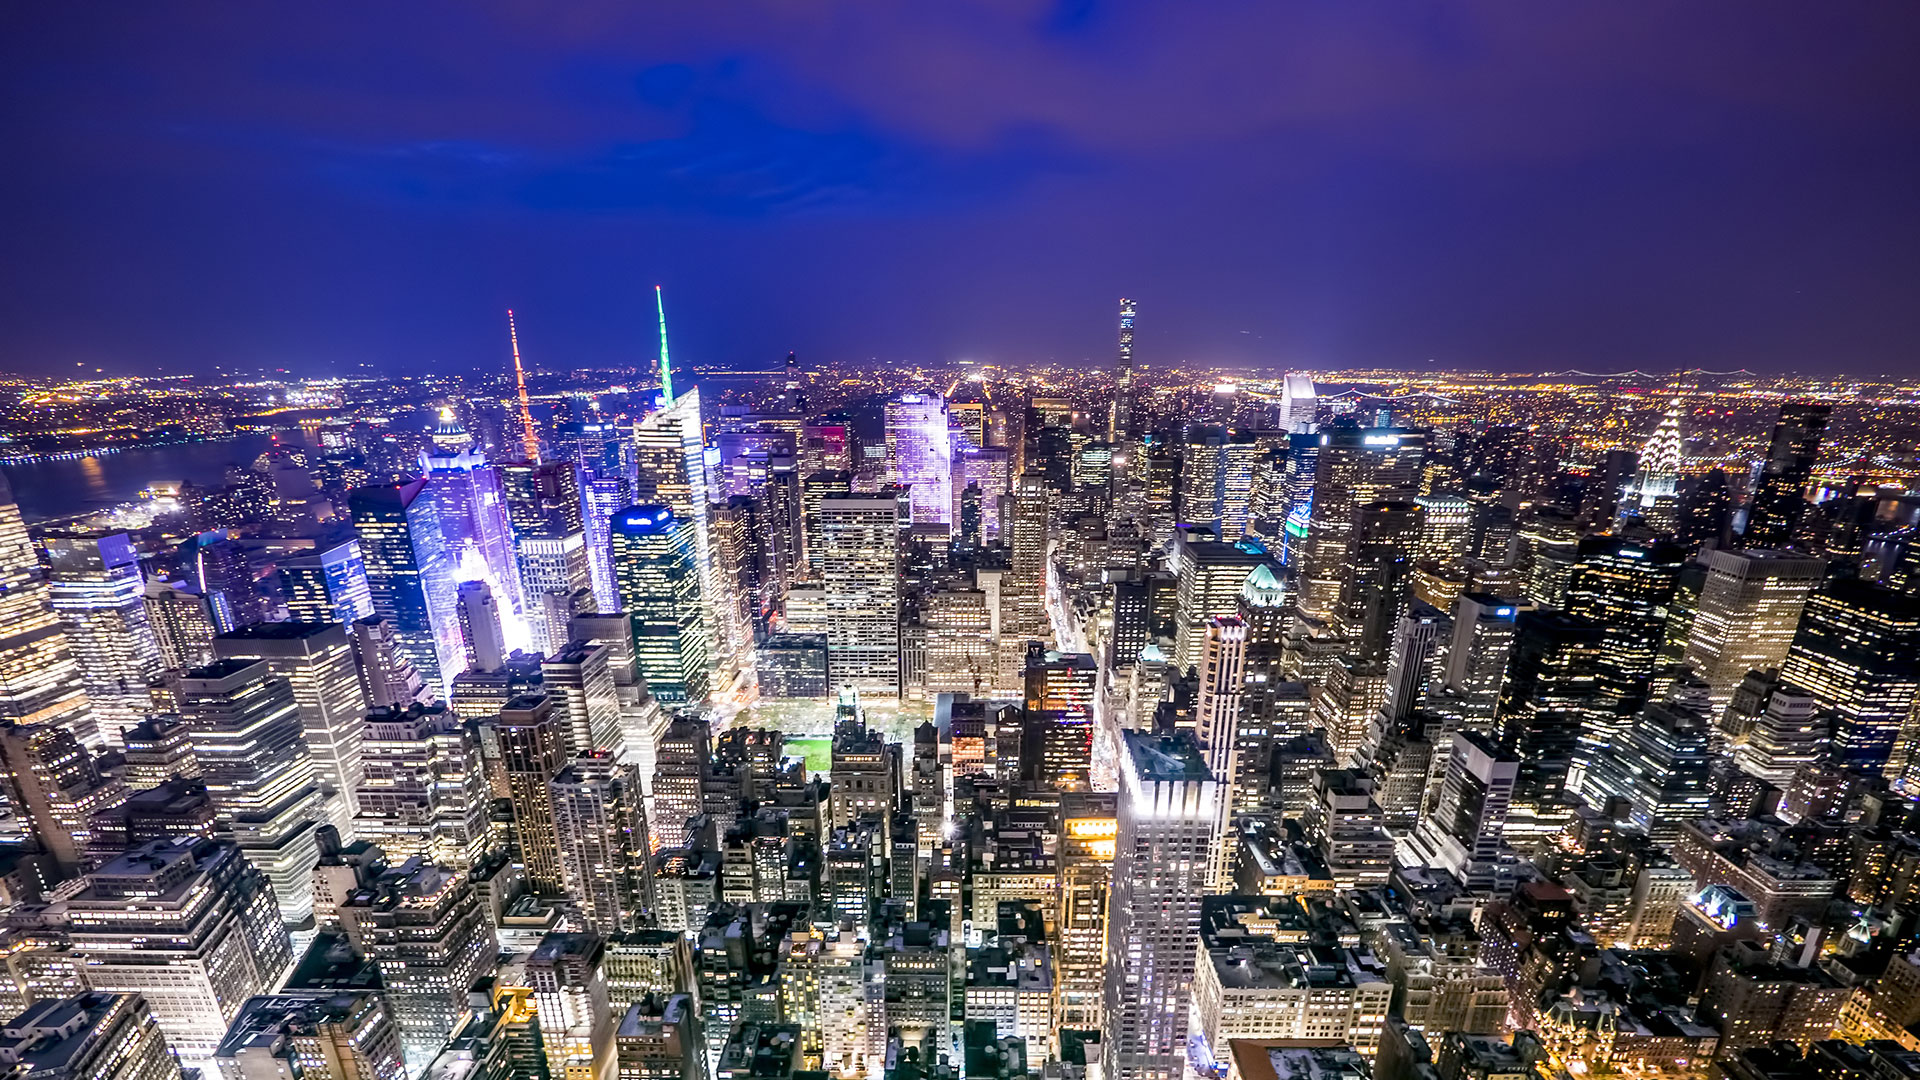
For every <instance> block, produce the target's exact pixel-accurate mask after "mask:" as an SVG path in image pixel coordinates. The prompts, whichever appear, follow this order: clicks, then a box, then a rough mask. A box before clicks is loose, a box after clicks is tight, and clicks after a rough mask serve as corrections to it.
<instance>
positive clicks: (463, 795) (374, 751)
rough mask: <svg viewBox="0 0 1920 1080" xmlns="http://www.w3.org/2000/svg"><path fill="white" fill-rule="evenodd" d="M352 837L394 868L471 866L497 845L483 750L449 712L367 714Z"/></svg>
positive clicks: (384, 709) (418, 708) (438, 708)
mask: <svg viewBox="0 0 1920 1080" xmlns="http://www.w3.org/2000/svg"><path fill="white" fill-rule="evenodd" d="M361 763H362V767H363V770H364V773H365V777H364V779H362V780H361V782H360V790H359V792H358V802H359V805H360V813H359V816H357V817H355V818H354V821H353V829H354V833H355V834H356V835H358V836H359V837H360V839H362V840H365V841H367V842H368V843H371V844H373V845H374V846H376V847H378V848H379V849H380V850H381V851H384V852H386V853H387V858H388V859H390V860H393V861H395V862H398V861H402V860H405V859H408V858H411V857H413V856H415V855H420V856H424V857H425V858H427V859H430V860H432V861H433V862H435V863H438V864H440V865H442V866H472V865H474V864H475V863H478V862H479V861H480V859H481V858H482V857H483V856H484V855H485V854H486V853H487V850H488V849H489V848H490V847H491V846H492V843H491V840H490V838H489V836H488V832H487V811H488V805H487V804H488V801H489V798H490V796H489V792H488V790H487V778H486V773H485V771H484V770H483V768H482V765H481V759H480V743H479V740H478V739H477V738H475V736H474V735H473V733H472V732H471V731H469V730H468V729H467V727H466V725H465V724H463V723H461V721H460V718H459V717H458V716H456V715H454V713H453V712H452V711H451V710H449V709H448V708H447V707H446V706H445V705H440V704H434V705H421V704H419V703H417V702H416V703H414V704H412V705H410V706H408V707H407V708H404V709H395V708H390V707H388V706H384V705H383V706H376V707H375V708H374V709H373V711H372V712H369V713H368V714H367V722H366V741H365V743H364V744H363V750H362V755H361Z"/></svg>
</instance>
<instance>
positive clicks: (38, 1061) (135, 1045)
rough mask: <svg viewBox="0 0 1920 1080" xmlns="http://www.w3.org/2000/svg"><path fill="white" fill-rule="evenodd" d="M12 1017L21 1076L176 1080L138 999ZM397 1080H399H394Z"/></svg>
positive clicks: (83, 999)
mask: <svg viewBox="0 0 1920 1080" xmlns="http://www.w3.org/2000/svg"><path fill="white" fill-rule="evenodd" d="M8 1011H9V1012H12V1013H14V1015H13V1018H12V1019H10V1020H8V1021H7V1022H6V1028H5V1031H6V1038H7V1040H8V1042H9V1043H10V1044H11V1049H12V1052H13V1054H14V1055H15V1056H16V1057H17V1058H19V1059H21V1060H20V1062H19V1063H18V1064H16V1065H14V1070H15V1071H17V1073H18V1074H20V1075H25V1074H26V1073H28V1072H29V1071H35V1072H45V1073H49V1074H58V1075H60V1076H72V1077H84V1078H85V1080H180V1062H179V1061H178V1060H177V1059H176V1058H175V1057H174V1056H173V1050H172V1048H170V1047H169V1046H168V1045H167V1037H166V1035H164V1034H163V1033H162V1032H161V1031H160V1029H159V1028H158V1027H156V1026H155V1025H154V1022H153V1014H152V1013H151V1011H149V1010H148V1008H147V1002H146V999H145V998H143V997H141V996H140V995H139V994H101V993H82V994H80V995H79V996H77V997H70V998H61V997H52V998H43V999H41V1000H38V1001H35V1002H33V1003H32V1004H30V1005H27V1006H26V1007H25V1009H24V1010H8ZM394 1080H398V1078H394Z"/></svg>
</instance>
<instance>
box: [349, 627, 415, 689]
mask: <svg viewBox="0 0 1920 1080" xmlns="http://www.w3.org/2000/svg"><path fill="white" fill-rule="evenodd" d="M352 639H353V655H354V659H355V660H356V661H358V663H359V665H360V679H361V685H362V687H364V688H365V690H366V692H367V702H368V704H369V706H371V707H374V708H378V707H379V706H382V705H386V706H389V707H392V708H396V709H404V708H406V707H407V706H409V705H412V704H413V703H415V702H426V701H430V700H432V699H433V697H434V694H432V693H431V692H429V691H428V690H427V688H426V684H425V683H424V682H423V681H422V680H421V678H420V672H419V671H418V670H416V669H415V668H414V666H413V662H412V661H411V660H408V659H407V655H406V653H404V652H402V651H401V650H400V643H399V641H398V639H397V636H396V635H395V634H394V632H393V623H392V622H390V621H389V620H386V619H382V618H380V617H379V616H375V617H373V618H371V619H361V620H360V621H359V622H357V623H354V624H353V627H352Z"/></svg>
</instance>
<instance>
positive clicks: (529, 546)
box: [513, 531, 593, 652]
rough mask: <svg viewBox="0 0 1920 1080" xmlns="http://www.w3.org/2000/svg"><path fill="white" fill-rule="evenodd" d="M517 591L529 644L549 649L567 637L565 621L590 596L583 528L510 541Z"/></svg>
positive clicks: (567, 622) (566, 623) (557, 645)
mask: <svg viewBox="0 0 1920 1080" xmlns="http://www.w3.org/2000/svg"><path fill="white" fill-rule="evenodd" d="M513 550H514V556H515V558H516V559H517V560H518V561H519V563H520V594H521V596H522V597H523V598H524V600H525V614H526V621H527V632H528V635H529V636H530V638H531V640H532V642H533V647H534V648H535V649H537V650H539V651H541V652H552V651H553V650H555V649H558V648H559V647H561V646H562V645H565V644H566V641H567V625H568V624H569V623H571V622H572V621H573V617H574V616H575V615H577V614H580V613H581V611H582V610H583V609H584V608H585V607H586V605H587V603H590V602H591V600H592V597H593V583H592V580H591V577H590V572H589V570H588V566H587V543H586V534H585V533H584V532H579V531H575V532H570V533H567V534H565V535H564V536H523V537H520V538H519V539H517V540H515V541H514V545H513Z"/></svg>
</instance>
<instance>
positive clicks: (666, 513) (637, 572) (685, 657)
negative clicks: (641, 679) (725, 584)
mask: <svg viewBox="0 0 1920 1080" xmlns="http://www.w3.org/2000/svg"><path fill="white" fill-rule="evenodd" d="M694 528H695V523H694V522H693V521H692V520H690V519H688V518H684V517H681V516H680V515H678V514H676V513H675V512H674V511H673V510H672V509H671V508H670V507H666V506H660V505H653V506H634V507H629V508H627V509H626V510H622V511H621V512H620V513H618V514H616V515H614V518H613V522H612V524H611V525H610V529H611V531H612V536H613V566H614V576H615V577H616V578H617V579H618V581H619V585H620V607H621V610H622V611H624V612H625V613H626V614H627V618H628V619H629V621H630V622H631V623H632V625H633V640H634V656H635V658H636V659H637V660H638V661H639V664H640V672H641V674H642V675H643V676H645V678H646V681H647V686H648V687H649V688H650V689H651V690H652V691H653V695H654V696H655V697H657V698H659V699H660V700H661V701H662V702H665V703H668V704H683V703H686V704H698V703H700V702H702V701H704V700H706V697H707V692H708V690H709V689H710V679H711V677H712V671H711V662H710V660H709V654H708V652H707V642H708V640H709V639H708V637H707V635H706V633H705V629H704V627H703V625H702V615H701V611H702V609H703V608H704V607H705V606H706V605H705V604H704V603H703V601H702V599H701V574H700V567H699V562H698V554H697V552H696V547H697V545H696V543H695V540H694V535H693V533H694Z"/></svg>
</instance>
